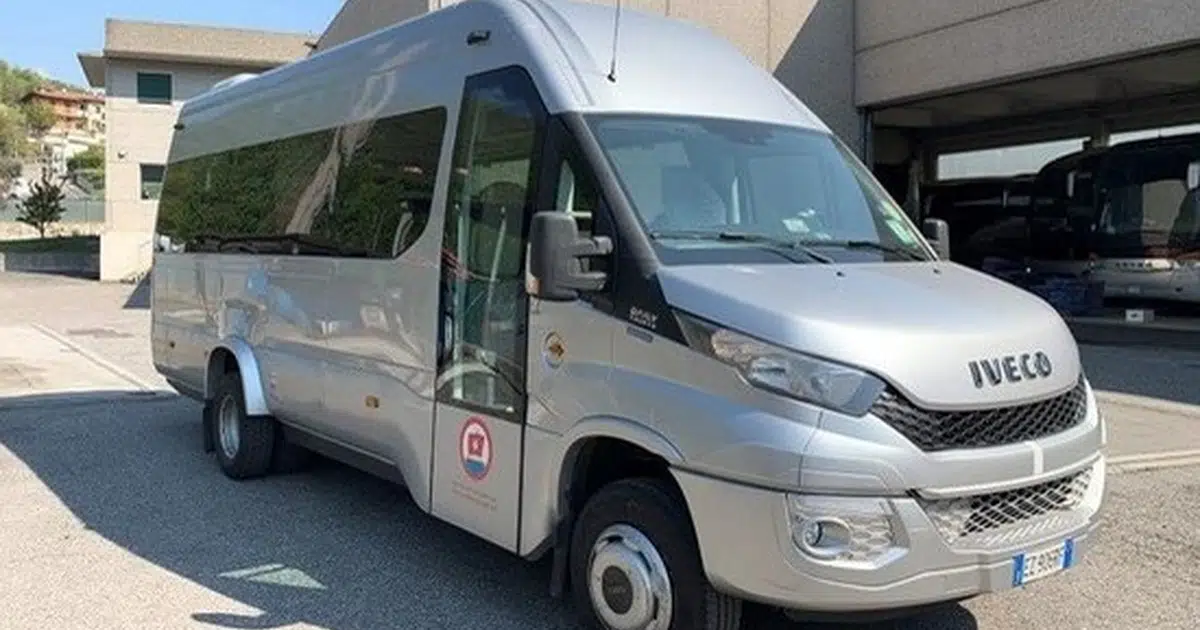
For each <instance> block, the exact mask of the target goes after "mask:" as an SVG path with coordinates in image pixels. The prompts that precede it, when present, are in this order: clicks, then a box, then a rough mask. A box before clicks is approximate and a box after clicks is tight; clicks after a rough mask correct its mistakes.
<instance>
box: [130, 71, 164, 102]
mask: <svg viewBox="0 0 1200 630" xmlns="http://www.w3.org/2000/svg"><path fill="white" fill-rule="evenodd" d="M137 98H138V102H139V103H170V102H171V98H172V90H171V75H169V74H161V73H156V72H139V73H138V75H137Z"/></svg>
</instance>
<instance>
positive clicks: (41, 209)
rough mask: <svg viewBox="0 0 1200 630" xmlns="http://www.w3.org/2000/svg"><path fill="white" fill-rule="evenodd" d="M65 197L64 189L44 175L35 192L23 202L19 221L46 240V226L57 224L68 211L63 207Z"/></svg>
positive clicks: (35, 185) (36, 185)
mask: <svg viewBox="0 0 1200 630" xmlns="http://www.w3.org/2000/svg"><path fill="white" fill-rule="evenodd" d="M65 197H66V196H65V195H64V194H63V191H62V187H61V186H59V185H58V184H55V183H54V182H53V181H51V180H50V175H49V174H48V173H44V174H43V175H42V180H41V181H40V182H37V183H36V184H34V185H33V192H31V193H30V194H29V196H28V197H26V198H25V200H24V201H22V202H21V214H19V215H17V220H18V221H20V222H21V223H24V224H25V225H28V226H30V227H32V228H33V229H35V230H37V231H38V237H39V238H46V226H48V225H50V224H51V223H57V222H58V221H59V219H61V218H62V215H63V212H65V211H66V208H64V207H63V205H62V202H63V199H64V198H65Z"/></svg>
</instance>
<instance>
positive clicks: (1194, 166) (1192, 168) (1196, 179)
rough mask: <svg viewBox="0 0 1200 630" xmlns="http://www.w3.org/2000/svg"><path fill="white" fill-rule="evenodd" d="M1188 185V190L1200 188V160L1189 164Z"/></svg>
mask: <svg viewBox="0 0 1200 630" xmlns="http://www.w3.org/2000/svg"><path fill="white" fill-rule="evenodd" d="M1187 187H1188V190H1196V189H1197V188H1200V162H1192V163H1191V164H1188V171H1187Z"/></svg>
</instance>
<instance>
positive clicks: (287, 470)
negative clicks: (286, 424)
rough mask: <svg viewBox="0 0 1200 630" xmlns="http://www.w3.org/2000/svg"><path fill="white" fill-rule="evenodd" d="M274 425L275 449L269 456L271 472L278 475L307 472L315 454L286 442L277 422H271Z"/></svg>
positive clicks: (285, 437)
mask: <svg viewBox="0 0 1200 630" xmlns="http://www.w3.org/2000/svg"><path fill="white" fill-rule="evenodd" d="M271 423H272V424H274V425H275V447H274V452H273V453H272V454H271V472H272V473H275V474H280V475H287V474H292V473H298V472H303V471H305V470H308V468H309V467H310V466H311V465H312V463H313V460H314V459H316V453H313V452H312V451H310V450H308V449H307V448H304V447H303V446H300V445H299V444H294V443H292V442H290V441H288V439H287V436H286V435H284V433H283V430H282V427H281V426H280V425H279V421H278V420H274V419H272V420H271Z"/></svg>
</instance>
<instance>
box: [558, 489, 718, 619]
mask: <svg viewBox="0 0 1200 630" xmlns="http://www.w3.org/2000/svg"><path fill="white" fill-rule="evenodd" d="M570 558H571V560H570V563H571V584H572V591H573V592H574V595H575V601H576V605H577V606H578V607H579V609H580V611H582V612H583V613H584V615H585V616H586V617H587V618H588V619H589V620H590V621H591V623H592V625H593V626H594V627H597V628H605V629H608V630H684V629H688V630H690V629H693V628H695V629H698V630H736V628H738V627H739V626H740V624H741V611H742V607H741V601H740V600H738V599H735V598H733V597H729V596H728V595H724V594H721V593H718V592H717V591H716V590H714V589H713V588H712V586H711V585H710V584H709V583H708V580H707V579H706V577H705V575H704V570H703V568H702V566H701V564H700V552H699V549H698V545H697V543H696V537H695V533H694V531H693V529H692V523H691V519H690V518H689V517H688V514H687V510H686V508H685V506H684V503H683V500H682V499H681V498H680V497H679V496H678V492H677V491H675V489H674V487H672V486H671V485H670V484H668V483H666V482H664V481H662V480H658V479H624V480H621V481H617V482H614V483H611V484H609V485H608V486H605V487H604V488H602V489H601V490H600V491H599V492H597V493H596V494H595V495H594V496H592V498H591V499H589V500H588V502H587V504H586V505H585V506H584V508H583V510H582V511H581V512H580V514H579V518H578V520H577V521H576V523H575V530H574V533H573V534H572V537H571V553H570Z"/></svg>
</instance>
